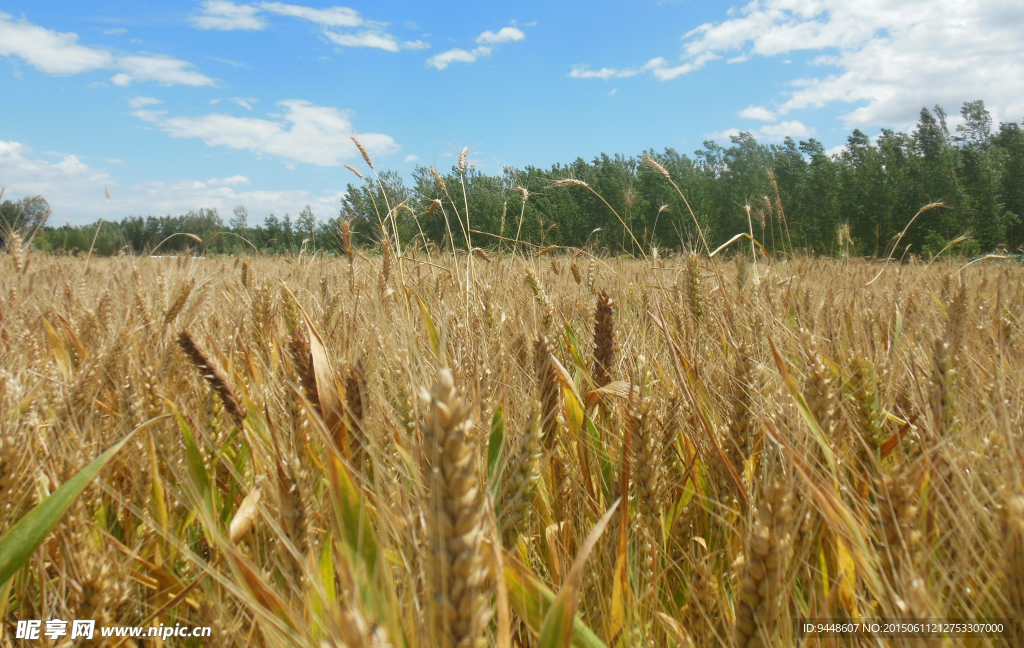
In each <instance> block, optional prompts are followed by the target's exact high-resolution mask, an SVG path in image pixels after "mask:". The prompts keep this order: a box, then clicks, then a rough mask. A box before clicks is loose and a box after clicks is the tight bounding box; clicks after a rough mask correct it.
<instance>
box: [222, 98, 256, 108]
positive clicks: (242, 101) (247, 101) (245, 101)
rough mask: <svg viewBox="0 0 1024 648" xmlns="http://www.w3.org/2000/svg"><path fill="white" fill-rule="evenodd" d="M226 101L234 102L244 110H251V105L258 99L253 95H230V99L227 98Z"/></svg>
mask: <svg viewBox="0 0 1024 648" xmlns="http://www.w3.org/2000/svg"><path fill="white" fill-rule="evenodd" d="M228 101H230V102H231V103H234V104H238V105H239V106H241V107H242V108H245V109H246V110H252V105H253V104H254V103H257V102H259V99H256V98H254V97H231V98H230V99H228Z"/></svg>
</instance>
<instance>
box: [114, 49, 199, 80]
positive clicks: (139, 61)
mask: <svg viewBox="0 0 1024 648" xmlns="http://www.w3.org/2000/svg"><path fill="white" fill-rule="evenodd" d="M117 65H118V67H120V68H122V69H123V70H124V71H125V72H123V73H121V74H118V75H117V76H116V77H114V79H111V81H112V82H113V83H114V85H118V86H126V85H128V84H129V83H131V82H132V81H156V82H157V83H160V84H162V85H189V86H212V85H216V82H215V81H214V80H213V79H211V78H210V77H208V76H206V75H205V74H200V73H199V72H195V71H193V70H189V69H188V68H190V67H192V64H191V63H189V62H188V61H182V60H180V59H176V58H171V57H169V56H121V57H118V59H117ZM115 79H121V82H118V81H116V80H115Z"/></svg>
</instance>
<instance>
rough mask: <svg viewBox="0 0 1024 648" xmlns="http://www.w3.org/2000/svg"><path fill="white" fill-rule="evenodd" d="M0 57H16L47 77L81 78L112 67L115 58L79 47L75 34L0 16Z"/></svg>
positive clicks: (2, 14) (102, 52)
mask: <svg viewBox="0 0 1024 648" xmlns="http://www.w3.org/2000/svg"><path fill="white" fill-rule="evenodd" d="M0 55H3V56H18V57H20V58H23V59H25V61H26V62H27V63H28V64H29V65H31V66H32V67H34V68H36V69H37V70H40V71H42V72H46V73H47V74H80V73H82V72H88V71H90V70H96V69H100V68H107V67H111V66H112V65H113V63H114V56H113V55H112V54H111V53H110V52H107V51H105V50H101V49H93V48H91V47H86V46H84V45H79V44H78V34H73V33H66V34H62V33H60V32H55V31H53V30H51V29H44V28H43V27H38V26H36V25H32V24H29V23H27V22H11V17H10V16H8V15H7V14H5V13H3V12H0Z"/></svg>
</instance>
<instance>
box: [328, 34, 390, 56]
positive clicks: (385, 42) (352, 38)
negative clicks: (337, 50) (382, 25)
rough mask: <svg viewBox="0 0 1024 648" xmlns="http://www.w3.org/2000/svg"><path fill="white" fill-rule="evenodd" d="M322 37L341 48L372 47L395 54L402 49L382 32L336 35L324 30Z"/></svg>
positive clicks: (388, 35)
mask: <svg viewBox="0 0 1024 648" xmlns="http://www.w3.org/2000/svg"><path fill="white" fill-rule="evenodd" d="M324 35H325V36H327V38H329V39H331V42H332V43H334V44H335V45H341V46H342V47H373V48H376V49H382V50H385V51H388V52H397V51H398V50H400V49H402V48H401V46H400V45H399V43H398V39H396V38H395V37H394V36H392V35H391V34H387V33H384V32H374V31H364V32H359V33H356V34H338V33H336V32H332V31H327V30H324Z"/></svg>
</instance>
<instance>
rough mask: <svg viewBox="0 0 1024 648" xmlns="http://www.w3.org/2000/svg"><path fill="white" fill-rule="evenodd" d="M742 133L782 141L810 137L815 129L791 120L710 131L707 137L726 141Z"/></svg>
mask: <svg viewBox="0 0 1024 648" xmlns="http://www.w3.org/2000/svg"><path fill="white" fill-rule="evenodd" d="M740 133H750V134H751V135H752V136H753V137H754V139H756V140H764V141H767V142H781V141H782V140H784V139H786V138H787V137H810V136H811V135H814V133H815V129H814V128H808V127H807V126H805V125H804V124H803V122H800V121H797V120H791V121H784V122H780V123H778V124H765V125H764V126H761V127H760V128H755V129H749V128H744V129H739V128H727V129H726V130H723V131H717V132H714V133H708V134H707V135H706V136H705V137H706V138H707V139H712V140H719V141H724V140H728V139H729V138H730V137H735V136H736V135H739V134H740Z"/></svg>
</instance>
